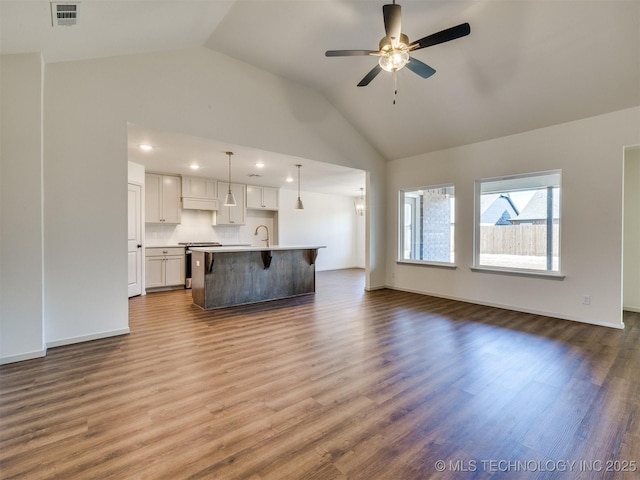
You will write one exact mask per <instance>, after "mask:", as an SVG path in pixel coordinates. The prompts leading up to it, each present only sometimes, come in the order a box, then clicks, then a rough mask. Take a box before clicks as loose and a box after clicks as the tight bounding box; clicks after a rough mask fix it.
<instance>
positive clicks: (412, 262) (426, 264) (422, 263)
mask: <svg viewBox="0 0 640 480" xmlns="http://www.w3.org/2000/svg"><path fill="white" fill-rule="evenodd" d="M396 263H401V264H406V265H419V266H422V267H440V268H451V269H456V268H458V266H457V265H456V264H455V263H447V262H429V261H426V260H396Z"/></svg>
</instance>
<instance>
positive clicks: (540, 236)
mask: <svg viewBox="0 0 640 480" xmlns="http://www.w3.org/2000/svg"><path fill="white" fill-rule="evenodd" d="M554 227H555V228H554V229H553V253H554V254H555V255H557V254H558V247H559V241H558V240H559V237H560V236H559V234H558V230H559V229H558V228H557V227H558V226H557V225H554ZM480 233H481V234H480V252H482V253H488V254H506V255H527V256H529V255H533V256H545V255H546V254H547V226H546V225H532V224H526V223H525V224H520V225H482V226H481V227H480Z"/></svg>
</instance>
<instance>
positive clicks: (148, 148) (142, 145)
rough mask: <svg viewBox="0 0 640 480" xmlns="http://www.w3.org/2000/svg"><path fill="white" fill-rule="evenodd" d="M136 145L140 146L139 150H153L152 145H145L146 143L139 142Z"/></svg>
mask: <svg viewBox="0 0 640 480" xmlns="http://www.w3.org/2000/svg"><path fill="white" fill-rule="evenodd" d="M138 147H140V150H144V151H145V152H149V151H151V150H153V145H147V144H146V143H141V144H140V145H138Z"/></svg>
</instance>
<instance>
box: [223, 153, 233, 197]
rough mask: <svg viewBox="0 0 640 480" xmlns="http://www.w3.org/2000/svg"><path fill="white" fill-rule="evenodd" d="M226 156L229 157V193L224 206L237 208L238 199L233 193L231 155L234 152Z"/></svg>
mask: <svg viewBox="0 0 640 480" xmlns="http://www.w3.org/2000/svg"><path fill="white" fill-rule="evenodd" d="M226 154H227V155H229V191H228V192H227V196H226V197H225V199H224V204H223V205H224V206H225V207H235V206H236V197H234V196H233V192H232V191H231V155H233V152H226Z"/></svg>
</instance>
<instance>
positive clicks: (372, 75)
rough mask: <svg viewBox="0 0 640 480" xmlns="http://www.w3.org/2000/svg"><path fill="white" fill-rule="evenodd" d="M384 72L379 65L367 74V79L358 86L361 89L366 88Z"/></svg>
mask: <svg viewBox="0 0 640 480" xmlns="http://www.w3.org/2000/svg"><path fill="white" fill-rule="evenodd" d="M381 71H382V67H381V66H380V65H379V64H378V65H376V66H375V67H373V68H372V69H371V71H370V72H369V73H367V74H366V75H365V77H364V78H363V79H362V80H360V83H359V84H358V86H359V87H366V86H367V85H369V83H371V80H373V79H374V78H376V76H377V75H378V74H379V73H380V72H381Z"/></svg>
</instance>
